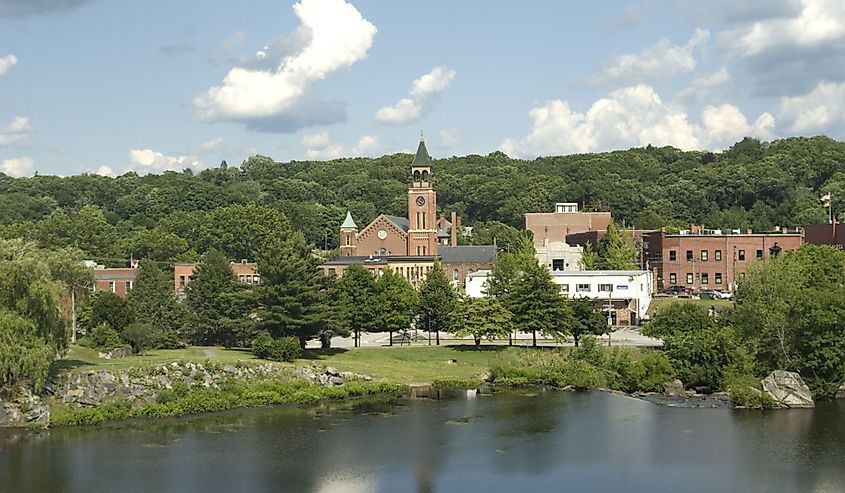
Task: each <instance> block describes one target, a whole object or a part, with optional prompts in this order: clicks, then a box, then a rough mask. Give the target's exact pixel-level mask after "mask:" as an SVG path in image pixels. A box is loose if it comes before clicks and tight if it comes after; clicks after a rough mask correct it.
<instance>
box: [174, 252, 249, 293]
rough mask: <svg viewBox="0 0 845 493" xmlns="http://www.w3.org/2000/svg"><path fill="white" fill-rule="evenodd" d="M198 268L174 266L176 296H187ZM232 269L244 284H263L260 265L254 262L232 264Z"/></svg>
mask: <svg viewBox="0 0 845 493" xmlns="http://www.w3.org/2000/svg"><path fill="white" fill-rule="evenodd" d="M196 266H197V264H175V265H174V266H173V289H174V290H175V291H176V296H179V297H182V296H184V295H185V287H187V286H188V284H190V282H191V279H192V276H193V275H194V268H195V267H196ZM230 267H231V268H232V272H234V274H235V275H236V276H237V277H238V280H239V281H241V282H242V283H245V284H258V283H260V282H261V276H260V275H259V274H258V265H257V264H255V263H253V262H247V261H246V260H241V261H240V262H231V263H230Z"/></svg>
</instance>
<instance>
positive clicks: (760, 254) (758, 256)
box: [757, 250, 763, 259]
mask: <svg viewBox="0 0 845 493" xmlns="http://www.w3.org/2000/svg"><path fill="white" fill-rule="evenodd" d="M757 258H758V259H761V258H763V250H757Z"/></svg>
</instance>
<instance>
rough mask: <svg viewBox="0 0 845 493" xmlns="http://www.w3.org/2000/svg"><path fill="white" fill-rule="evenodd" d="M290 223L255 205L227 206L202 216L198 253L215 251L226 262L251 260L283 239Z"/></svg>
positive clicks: (276, 212)
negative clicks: (226, 259) (268, 246)
mask: <svg viewBox="0 0 845 493" xmlns="http://www.w3.org/2000/svg"><path fill="white" fill-rule="evenodd" d="M289 231H290V223H289V222H288V219H287V218H286V217H285V215H284V214H283V213H282V212H280V211H279V210H277V209H274V208H272V207H266V206H259V205H255V204H246V205H240V204H235V205H230V206H227V207H221V208H218V209H214V210H213V211H211V213H209V214H207V215H205V216H204V217H203V219H202V223H201V224H200V230H199V240H198V241H199V246H200V250H199V251H205V250H208V249H210V248H216V249H218V250H220V251H221V252H223V254H224V255H226V256H227V257H229V258H234V259H253V258H257V254H258V252H259V251H260V250H262V249H263V248H264V247H265V245H266V244H267V243H268V242H269V243H272V242H273V241H274V240H275V239H276V238H278V237H282V236H287V235H288V234H289Z"/></svg>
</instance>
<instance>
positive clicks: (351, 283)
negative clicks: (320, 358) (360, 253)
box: [339, 264, 376, 347]
mask: <svg viewBox="0 0 845 493" xmlns="http://www.w3.org/2000/svg"><path fill="white" fill-rule="evenodd" d="M339 288H340V313H341V317H340V318H341V320H342V321H343V324H344V326H345V327H346V328H348V329H349V330H351V331H352V334H353V345H354V346H355V347H358V345H359V341H360V340H361V333H362V332H370V331H372V330H373V329H374V328H375V327H374V325H373V324H374V317H373V314H374V313H375V306H374V305H375V297H376V280H375V278H374V277H373V275H372V273H370V271H368V270H367V269H365V268H364V267H362V266H361V265H358V264H353V265H350V266H349V268H348V269H346V272H344V274H343V277H342V278H341V279H340V282H339Z"/></svg>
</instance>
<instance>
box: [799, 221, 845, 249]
mask: <svg viewBox="0 0 845 493" xmlns="http://www.w3.org/2000/svg"><path fill="white" fill-rule="evenodd" d="M804 243H810V244H813V245H830V246H833V247H836V248H838V249H840V250H845V227H843V226H842V225H841V224H838V223H833V224H830V223H824V224H808V225H807V226H804Z"/></svg>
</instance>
